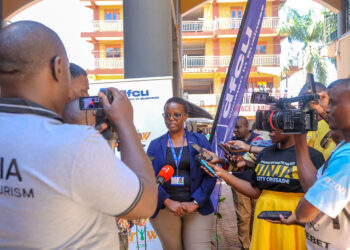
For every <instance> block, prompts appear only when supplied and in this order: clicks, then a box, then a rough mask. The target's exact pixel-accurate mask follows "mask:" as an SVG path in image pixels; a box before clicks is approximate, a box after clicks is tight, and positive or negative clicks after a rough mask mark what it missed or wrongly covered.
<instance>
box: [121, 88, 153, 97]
mask: <svg viewBox="0 0 350 250" xmlns="http://www.w3.org/2000/svg"><path fill="white" fill-rule="evenodd" d="M123 91H124V92H125V94H126V95H127V96H128V97H140V96H149V90H148V89H146V90H132V89H128V90H123Z"/></svg>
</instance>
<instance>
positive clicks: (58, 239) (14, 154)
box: [0, 113, 142, 249]
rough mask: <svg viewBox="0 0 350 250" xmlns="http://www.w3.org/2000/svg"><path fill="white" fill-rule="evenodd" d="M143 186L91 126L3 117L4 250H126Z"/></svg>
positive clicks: (0, 214)
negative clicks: (121, 236) (131, 214)
mask: <svg viewBox="0 0 350 250" xmlns="http://www.w3.org/2000/svg"><path fill="white" fill-rule="evenodd" d="M141 192H142V185H141V184H140V181H139V179H138V177H137V176H136V175H135V174H134V173H133V172H132V171H131V170H130V169H129V168H128V167H126V165H125V164H124V163H123V162H121V161H120V160H118V159H117V158H116V157H115V156H114V153H113V152H112V150H111V149H110V148H109V146H108V144H107V142H106V141H105V139H104V138H103V137H102V136H101V135H100V134H99V133H98V132H97V131H95V130H94V129H92V128H90V127H88V126H79V125H68V124H62V123H61V122H59V121H57V120H55V119H51V118H48V117H44V116H38V115H32V114H12V113H0V248H4V249H33V248H34V249H62V248H64V249H78V248H79V249H119V240H118V231H117V227H116V222H115V218H114V216H115V215H119V214H122V213H125V212H128V210H129V209H130V208H132V207H133V206H134V204H135V203H136V202H137V201H138V199H139V197H140V194H141Z"/></svg>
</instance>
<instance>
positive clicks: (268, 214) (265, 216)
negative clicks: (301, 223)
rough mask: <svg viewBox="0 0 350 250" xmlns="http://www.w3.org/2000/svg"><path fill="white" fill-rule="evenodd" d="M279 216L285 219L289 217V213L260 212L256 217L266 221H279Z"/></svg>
mask: <svg viewBox="0 0 350 250" xmlns="http://www.w3.org/2000/svg"><path fill="white" fill-rule="evenodd" d="M280 214H282V216H283V217H284V218H285V219H287V218H288V217H289V216H291V214H292V212H291V211H262V212H261V213H260V214H259V215H258V219H266V220H280Z"/></svg>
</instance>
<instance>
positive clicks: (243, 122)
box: [231, 116, 258, 249]
mask: <svg viewBox="0 0 350 250" xmlns="http://www.w3.org/2000/svg"><path fill="white" fill-rule="evenodd" d="M234 134H235V136H234V137H233V138H232V139H233V140H240V141H243V142H245V143H246V144H249V145H250V144H251V143H252V141H253V139H254V138H255V137H257V136H258V134H256V133H254V132H253V131H251V130H249V123H248V120H247V118H245V117H244V116H238V118H237V123H236V127H235V130H234ZM244 154H245V152H242V153H240V155H244ZM231 190H232V197H233V202H234V204H235V207H236V215H237V227H238V239H239V241H240V243H241V248H242V249H249V245H250V238H251V234H252V229H253V220H254V208H255V203H256V199H252V198H250V197H247V196H245V195H243V194H241V193H240V192H238V191H237V190H235V189H234V188H232V189H231Z"/></svg>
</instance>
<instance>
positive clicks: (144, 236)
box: [129, 222, 163, 250]
mask: <svg viewBox="0 0 350 250" xmlns="http://www.w3.org/2000/svg"><path fill="white" fill-rule="evenodd" d="M144 249H149V250H162V249H163V248H162V244H161V243H160V240H159V238H158V235H157V233H156V232H155V231H154V229H153V227H152V225H151V223H150V222H148V223H147V224H146V225H145V226H143V227H140V226H138V227H136V226H133V227H132V229H131V235H130V238H129V250H144Z"/></svg>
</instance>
